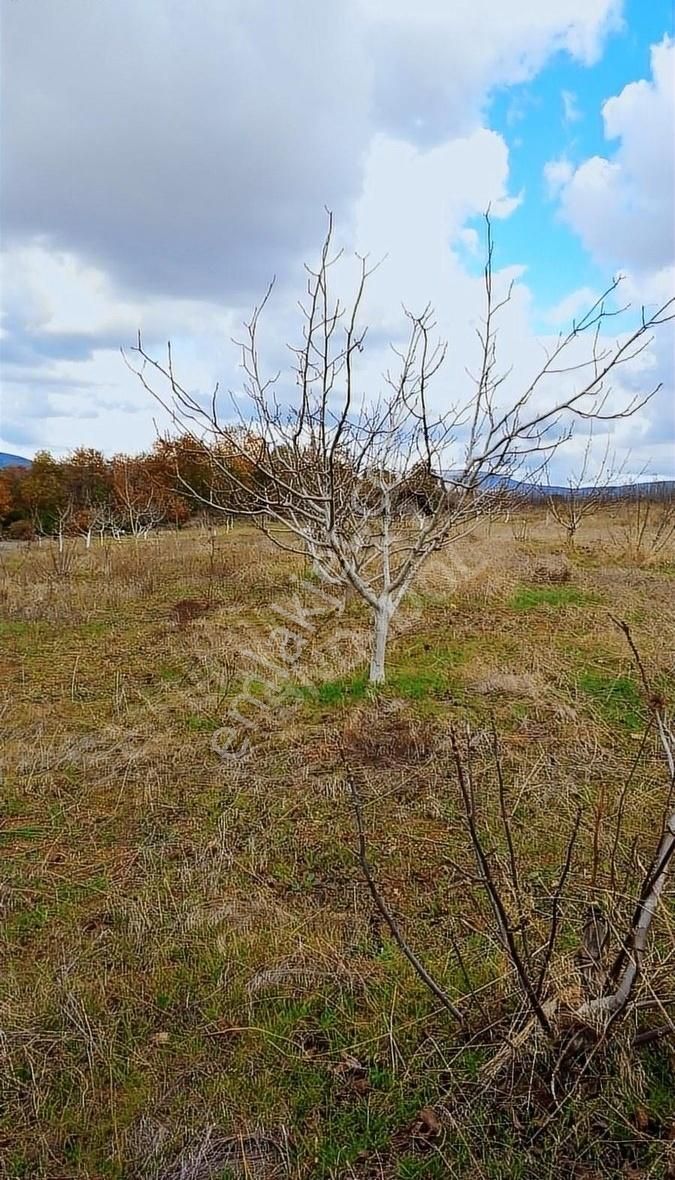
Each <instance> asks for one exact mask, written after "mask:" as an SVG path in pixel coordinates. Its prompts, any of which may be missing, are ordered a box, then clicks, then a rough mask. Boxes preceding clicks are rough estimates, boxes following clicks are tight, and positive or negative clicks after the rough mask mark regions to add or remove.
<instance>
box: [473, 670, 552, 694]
mask: <svg viewBox="0 0 675 1180" xmlns="http://www.w3.org/2000/svg"><path fill="white" fill-rule="evenodd" d="M471 687H472V689H473V691H474V692H476V693H479V694H480V695H481V696H490V695H491V694H492V693H503V694H504V695H505V696H514V697H526V698H527V699H528V700H541V698H542V697H543V695H544V686H543V685H542V683H541V681H540V680H539V678H538V677H537V676H536V675H534V674H533V673H532V672H500V671H497V670H494V671H492V672H487V673H486V674H485V676H481V677H479V678H477V679H476V680H474V681H473V682H472V684H471Z"/></svg>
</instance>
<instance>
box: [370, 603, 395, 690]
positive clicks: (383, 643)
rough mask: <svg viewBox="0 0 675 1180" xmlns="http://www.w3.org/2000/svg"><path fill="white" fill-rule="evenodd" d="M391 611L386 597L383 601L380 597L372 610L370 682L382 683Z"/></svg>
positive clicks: (391, 608) (390, 604)
mask: <svg viewBox="0 0 675 1180" xmlns="http://www.w3.org/2000/svg"><path fill="white" fill-rule="evenodd" d="M393 613H394V612H393V607H392V603H391V600H390V599H389V598H388V597H387V598H386V599H384V601H383V600H382V599H381V600H380V602H379V603H378V605H377V607H376V608H375V609H374V611H373V650H372V655H371V658H370V676H369V680H370V683H371V684H384V660H385V656H386V652H387V639H388V637H389V624H390V623H391V616H392V614H393Z"/></svg>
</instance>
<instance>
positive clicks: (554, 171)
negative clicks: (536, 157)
mask: <svg viewBox="0 0 675 1180" xmlns="http://www.w3.org/2000/svg"><path fill="white" fill-rule="evenodd" d="M651 68H652V76H651V78H650V79H649V80H643V81H639V82H631V83H630V85H628V86H625V87H624V89H623V90H622V91H621V93H620V94H618V95H616V96H615V97H613V98H610V99H608V100H607V102H606V103H605V104H604V107H603V110H602V114H603V120H604V128H605V137H606V139H607V140H608V141H609V142H610V143H614V142H615V141H616V147H615V148H614V150H613V151H611V152H610V153H609V154H608V155H607V156H592V157H591V158H590V159H588V160H585V161H584V162H583V163H582V164H580V165H579V167H577V168H576V169H573V168H571V167H570V166H569V165H568V164H567V163H566V162H565V161H560V160H558V161H552V162H550V163H549V164H547V165H546V170H545V177H546V180H547V182H548V184H549V187H552V188H553V190H554V191H556V192H558V193H559V195H560V201H561V210H562V214H563V217H564V218H565V220H566V221H567V222H568V223H569V224H570V225H571V226H572V228H573V229H574V230H576V232H577V233H578V234H579V235H580V237H581V239H582V241H583V243H584V245H585V246H586V248H587V249H588V250H589V251H590V252H591V253H592V254H593V255H594V257H595V258H597V260H598V261H599V262H601V263H602V264H603V265H604V266H621V267H623V268H626V269H630V270H632V271H634V272H636V273H644V272H649V271H653V270H656V269H659V268H662V267H663V266H664V264H666V263H668V262H670V261H671V260H672V258H673V253H674V250H675V218H673V192H674V191H675V87H674V86H673V75H674V72H675V42H673V41H672V40H671V39H670V38H668V37H665V38H664V40H663V41H662V42H661V43H660V44H659V45H655V46H654V47H653V48H652V54H651Z"/></svg>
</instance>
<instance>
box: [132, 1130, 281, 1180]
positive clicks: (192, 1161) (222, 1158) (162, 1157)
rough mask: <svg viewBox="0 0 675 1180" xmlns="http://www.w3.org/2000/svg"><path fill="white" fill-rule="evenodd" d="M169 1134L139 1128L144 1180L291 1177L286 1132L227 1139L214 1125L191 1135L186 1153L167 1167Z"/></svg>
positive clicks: (140, 1171) (261, 1132)
mask: <svg viewBox="0 0 675 1180" xmlns="http://www.w3.org/2000/svg"><path fill="white" fill-rule="evenodd" d="M169 1137H170V1132H169V1131H168V1129H167V1128H166V1127H164V1126H161V1125H160V1124H155V1125H154V1126H153V1127H152V1128H151V1129H150V1133H149V1132H148V1128H147V1127H146V1126H144V1125H141V1126H140V1127H139V1130H138V1133H137V1143H134V1144H132V1147H133V1148H135V1149H136V1150H135V1152H134V1154H135V1156H136V1158H137V1160H138V1171H136V1172H135V1173H134V1175H135V1176H138V1177H139V1180H140V1178H141V1177H142V1180H221V1177H223V1176H232V1177H235V1176H242V1177H244V1176H245V1177H249V1178H250V1180H273V1177H276V1176H285V1175H288V1163H289V1154H288V1136H287V1133H286V1131H285V1129H284V1128H282V1129H280V1130H279V1132H278V1133H276V1134H273V1135H272V1134H270V1133H269V1132H266V1131H264V1130H262V1129H259V1130H254V1131H242V1132H240V1133H239V1134H235V1135H232V1134H230V1135H227V1134H225V1132H224V1131H223V1129H222V1128H219V1127H217V1126H215V1125H213V1124H211V1125H208V1126H206V1127H205V1128H204V1129H203V1130H202V1131H201V1132H200V1133H199V1135H194V1134H193V1135H192V1136H191V1137H190V1139H189V1140H188V1142H187V1143H186V1144H185V1146H184V1147H183V1149H182V1150H181V1151H179V1153H178V1154H177V1155H176V1156H175V1157H174V1158H173V1160H171V1161H170V1162H168V1163H167V1161H166V1156H167V1140H168V1138H169Z"/></svg>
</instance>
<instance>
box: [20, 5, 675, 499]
mask: <svg viewBox="0 0 675 1180" xmlns="http://www.w3.org/2000/svg"><path fill="white" fill-rule="evenodd" d="M0 12H1V23H0V51H1V54H2V63H1V64H2V73H1V85H2V108H1V109H2V116H1V118H2V123H1V126H0V152H1V157H2V158H1V163H2V169H1V172H0V201H1V204H0V219H1V227H2V289H1V296H2V320H1V329H0V331H1V337H0V345H1V347H2V369H1V374H0V375H1V378H2V400H1V408H2V414H1V418H0V450H5V451H10V452H13V453H18V454H23V455H26V456H31V455H33V454H34V453H35V452H36V450H39V449H43V448H49V449H51V450H52V451H53V452H54V453H55V454H56V455H64V454H66V453H67V452H68V451H69V450H70V449H72V448H73V447H75V446H78V445H86V446H94V447H99V448H101V449H102V450H103V451H104V452H105V453H107V454H113V453H115V452H118V451H139V450H141V449H145V448H148V447H149V446H151V445H152V442H153V440H154V438H155V437H156V434H157V430H158V429H160V430H161V429H163V426H164V423H163V421H162V417H161V413H160V411H159V410H158V407H157V405H156V403H154V402H153V400H152V398H151V397H149V395H148V394H147V392H145V391H144V390H143V388H142V387H141V386H140V384H139V382H138V380H137V379H136V378H135V377H134V376H133V374H132V373H131V372H130V371H129V369H128V368H127V367H126V366H125V363H124V359H123V357H122V355H121V351H120V350H121V349H122V348H126V347H128V346H129V345H131V344H133V342H134V340H135V338H136V333H137V331H138V329H142V331H143V339H144V344H145V347H146V348H147V350H148V351H149V352H151V353H153V354H157V355H160V354H161V352H162V350H163V349H165V347H166V341H167V340H168V339H171V342H172V348H173V356H174V361H175V364H176V368H177V371H178V373H179V376H180V378H181V380H182V381H183V383H184V384H185V386H186V387H187V388H188V389H190V390H191V391H194V392H195V393H196V394H199V393H201V392H205V391H208V390H210V389H211V388H212V386H213V384H214V382H215V381H216V380H218V381H220V383H221V387H222V388H223V389H227V390H232V391H233V393H234V394H235V397H236V396H237V394H238V392H239V391H240V390H241V388H242V374H241V370H240V367H239V363H238V352H237V348H236V346H235V344H234V343H233V339H236V338H237V337H238V336H239V335H240V328H241V324H242V322H243V321H244V320H246V319H247V318H248V316H249V315H250V311H251V308H252V307H253V305H254V304H255V303H256V301H257V300H259V299H260V297H261V295H262V294H263V293H264V291H265V288H266V286H267V284H268V282H269V280H270V278H271V277H272V276H276V285H275V290H274V295H273V298H272V300H271V302H270V304H269V305H268V307H267V308H266V315H265V319H264V321H263V327H262V328H261V334H262V336H263V339H264V345H263V354H264V359H265V361H266V363H269V364H270V366H272V367H276V366H277V365H280V366H282V368H283V367H284V366H286V367H288V365H289V361H290V359H291V356H290V353H289V352H288V350H287V347H286V346H287V344H288V343H297V341H298V336H299V331H300V319H299V314H298V309H297V299H298V297H299V296H300V295H301V292H302V282H303V279H302V275H303V271H302V265H303V262H305V261H309V262H311V261H313V260H314V259H315V258H316V257H317V253H318V251H319V249H320V246H321V241H322V236H323V233H324V229H325V208H326V207H329V208H330V209H331V210H332V211H333V213H334V216H335V223H336V240H337V242H338V243H339V245H341V246H342V247H344V250H345V261H344V272H343V274H341V275H340V277H339V278H338V279H337V281H338V283H339V284H340V283H343V284H345V289H346V285H347V284H348V282H349V280H350V278H351V277H352V276H353V266H352V263H351V259H352V258H353V255H354V252H355V251H359V252H362V253H369V255H370V257H372V258H373V259H377V260H379V259H383V261H382V265H381V266H380V267H379V269H378V270H377V272H376V274H375V275H374V276H373V279H372V280H371V284H370V288H369V292H368V299H367V305H366V310H367V315H368V322H369V324H370V334H369V337H368V340H369V341H371V343H370V345H369V351H368V355H367V356H365V357H364V358H363V369H362V373H361V380H362V381H363V383H364V388H366V387H367V390H368V392H370V391H371V390H372V393H373V396H375V395H376V394H377V392H378V391H379V388H381V385H382V382H381V377H380V374H381V372H382V371H383V370H384V369H385V368H386V367H387V365H388V364H389V360H388V359H387V358H388V353H387V347H386V345H387V343H388V341H389V340H391V341H393V342H395V343H396V342H398V341H399V340H400V338H401V331H402V323H403V313H402V305H405V306H406V307H410V308H413V309H416V308H421V307H423V306H424V305H425V304H426V303H427V302H428V301H429V300H431V302H432V303H433V305H434V307H435V309H436V319H437V324H438V331H439V333H440V334H441V335H442V336H443V338H444V339H447V341H448V360H447V362H446V367H445V369H444V370H443V371H442V372H441V374H439V377H438V378H437V379H436V383H435V386H434V393H433V396H434V398H435V399H436V404H437V405H438V406H439V407H441V406H443V405H444V404H445V403H446V401H447V400H448V399H449V398H451V397H452V396H454V395H455V393H457V391H459V393H460V396H461V394H462V392H463V390H464V389H466V391H467V392H468V391H469V386H468V385H467V384H466V383H467V382H468V381H469V380H470V378H469V377H468V376H467V372H466V370H467V369H469V370H471V369H472V366H474V367H475V362H476V358H477V340H476V327H477V326H478V325H479V324H480V317H481V313H482V307H483V304H482V288H481V278H480V275H481V268H482V262H483V249H484V240H483V222H482V215H483V213H484V211H485V209H486V208H487V207H488V206H489V207H490V209H491V214H492V218H493V228H494V237H495V257H494V264H495V269H496V277H497V280H498V283H499V284H501V285H502V286H504V285H505V284H507V283H508V282H510V281H513V283H514V288H513V296H512V300H511V303H510V305H509V306H508V308H507V309H506V312H505V314H504V321H503V324H502V327H501V328H500V335H499V340H498V344H499V357H500V364H501V365H502V366H503V368H504V369H507V368H511V367H512V376H511V378H510V384H509V385H507V386H506V391H507V393H508V394H509V395H512V394H513V393H514V392H515V393H517V389H518V383H519V382H523V381H526V380H527V378H528V374H530V375H531V373H532V372H533V371H534V370H535V369H536V367H537V366H538V365H539V364H541V358H542V356H543V351H542V350H543V347H545V346H546V344H547V342H550V341H551V339H552V338H553V337H554V336H555V335H556V334H557V333H558V332H559V331H561V330H563V329H564V328H565V326H566V325H568V324H569V323H570V321H571V319H572V317H574V316H578V315H579V314H580V313H581V312H582V311H583V310H584V309H585V308H586V307H588V306H589V304H590V303H592V302H593V300H594V299H595V298H596V297H597V295H598V294H599V293H600V292H601V291H602V290H603V289H604V288H605V287H606V286H607V285H608V283H609V282H610V281H611V279H612V277H613V276H614V275H616V274H619V273H620V274H622V275H623V276H624V278H623V298H624V300H625V301H631V302H632V303H633V305H634V307H635V309H636V314H638V315H639V308H640V305H644V306H645V307H646V308H647V309H653V308H654V307H656V306H657V304H658V303H660V302H662V301H663V300H664V299H665V298H667V297H668V295H669V294H671V293H672V292H673V289H674V288H675V283H674V281H673V278H674V274H675V266H674V264H675V258H674V253H675V213H674V202H673V195H674V188H675V183H674V160H673V154H674V145H675V43H674V42H673V40H672V34H673V29H672V5H671V4H670V3H669V2H666V0H649V3H646V2H645V0H623V2H622V0H548V2H547V3H546V4H542V3H541V2H540V0H512V2H511V3H509V4H504V3H502V2H501V0H416V2H415V3H414V4H413V3H410V0H341V3H340V4H339V5H328V4H324V3H318V2H317V0H289V2H288V3H286V4H283V5H282V4H278V3H276V2H274V0H142V3H138V0H58V3H55V2H53V0H0ZM350 268H351V269H350ZM628 323H629V320H626V319H624V318H622V319H621V328H622V329H623V327H624V324H625V325H626V326H628ZM263 329H264V330H263ZM617 330H619V329H618V328H617ZM658 382H662V389H661V390H660V392H659V393H658V394H657V395H656V396H655V397H654V398H653V399H652V400H651V401H650V402H649V403H648V405H647V406H645V408H644V409H643V410H642V411H641V412H640V413H639V414H638V415H636V416H635V417H633V418H631V419H629V420H619V421H617V422H615V423H611V424H609V425H608V426H606V427H603V428H602V431H598V433H597V437H596V442H597V444H598V446H599V447H600V450H601V451H602V452H603V453H604V447H605V444H606V443H607V444H609V445H610V446H611V449H612V454H613V455H615V456H616V458H615V460H614V462H615V465H616V467H617V469H621V470H622V472H623V473H624V474H626V475H630V474H636V473H642V472H648V473H649V474H650V475H653V476H659V477H662V478H673V477H675V391H674V380H673V334H672V332H671V331H670V330H669V329H664V330H662V331H661V332H660V333H659V335H658V337H657V339H656V340H655V341H654V343H653V344H652V345H650V347H649V348H648V350H647V351H646V352H645V353H644V354H642V356H641V358H640V360H639V362H637V363H636V364H635V365H634V366H633V367H632V368H631V370H630V371H628V370H624V371H622V372H621V374H619V375H618V378H617V384H616V390H615V392H614V394H613V395H612V396H613V397H615V398H616V399H617V405H618V404H619V401H620V400H621V398H622V396H623V397H625V395H626V394H627V393H628V392H632V391H637V392H640V391H642V390H645V391H646V389H647V388H653V386H655V385H656V384H657V383H658ZM288 388H289V389H290V385H289V386H288ZM586 428H587V427H583V428H582V430H581V432H579V433H578V435H577V438H576V439H575V440H573V441H572V442H571V443H570V444H569V445H568V447H567V448H566V449H565V451H564V453H562V454H561V455H560V456H559V457H558V458H557V460H556V463H557V469H556V474H557V476H558V477H561V476H562V475H564V474H565V473H566V472H570V473H571V472H573V469H574V466H575V463H578V462H579V459H580V456H581V455H582V454H583V450H584V446H585V440H584V437H583V430H584V429H586ZM603 431H604V432H606V437H605V434H603Z"/></svg>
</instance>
